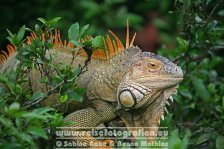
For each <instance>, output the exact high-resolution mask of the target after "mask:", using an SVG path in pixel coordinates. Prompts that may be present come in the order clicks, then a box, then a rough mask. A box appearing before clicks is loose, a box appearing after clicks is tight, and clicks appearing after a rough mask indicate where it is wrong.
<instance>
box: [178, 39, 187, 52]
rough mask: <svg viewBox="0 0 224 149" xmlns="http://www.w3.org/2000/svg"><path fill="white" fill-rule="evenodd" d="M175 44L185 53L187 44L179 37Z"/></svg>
mask: <svg viewBox="0 0 224 149" xmlns="http://www.w3.org/2000/svg"><path fill="white" fill-rule="evenodd" d="M177 42H178V44H179V45H180V46H181V48H182V49H183V50H184V51H185V50H187V48H188V42H187V41H186V40H184V39H183V38H181V37H177Z"/></svg>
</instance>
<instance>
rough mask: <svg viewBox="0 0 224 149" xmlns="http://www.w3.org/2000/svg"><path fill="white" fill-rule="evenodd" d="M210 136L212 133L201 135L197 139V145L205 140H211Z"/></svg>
mask: <svg viewBox="0 0 224 149" xmlns="http://www.w3.org/2000/svg"><path fill="white" fill-rule="evenodd" d="M210 137H211V134H210V133H204V134H202V135H200V136H199V138H198V139H197V142H196V145H199V144H202V143H204V142H205V141H207V140H209V138H210Z"/></svg>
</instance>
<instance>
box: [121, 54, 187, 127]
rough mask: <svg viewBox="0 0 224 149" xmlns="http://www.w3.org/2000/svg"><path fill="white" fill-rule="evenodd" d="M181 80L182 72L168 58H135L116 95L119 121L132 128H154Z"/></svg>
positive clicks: (144, 55) (149, 55)
mask: <svg viewBox="0 0 224 149" xmlns="http://www.w3.org/2000/svg"><path fill="white" fill-rule="evenodd" d="M182 80H183V72H182V70H181V68H180V67H179V66H177V65H176V64H174V63H173V62H171V61H170V60H168V59H167V58H165V57H162V56H159V55H155V54H153V53H150V52H139V53H138V54H136V55H134V56H133V57H132V64H131V66H130V68H129V69H128V71H127V72H126V74H125V76H124V77H123V79H122V81H121V83H120V85H119V87H118V92H117V98H118V103H119V104H118V109H119V107H120V108H121V109H123V110H122V111H123V114H124V115H123V116H121V117H122V119H123V120H124V121H125V122H126V124H127V125H128V126H131V127H152V126H153V127H157V126H158V125H159V123H160V118H162V119H164V116H163V114H164V111H167V109H166V107H165V105H166V104H169V103H168V99H169V98H170V99H171V100H173V98H172V96H171V95H172V94H176V91H177V90H176V89H177V87H178V85H179V83H180V82H181V81H182Z"/></svg>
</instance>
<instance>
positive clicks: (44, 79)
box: [39, 76, 49, 83]
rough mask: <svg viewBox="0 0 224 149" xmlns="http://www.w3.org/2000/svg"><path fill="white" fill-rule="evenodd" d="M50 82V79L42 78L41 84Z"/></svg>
mask: <svg viewBox="0 0 224 149" xmlns="http://www.w3.org/2000/svg"><path fill="white" fill-rule="evenodd" d="M48 81H49V80H48V77H46V76H45V77H42V78H41V79H40V80H39V82H40V83H47V82H48Z"/></svg>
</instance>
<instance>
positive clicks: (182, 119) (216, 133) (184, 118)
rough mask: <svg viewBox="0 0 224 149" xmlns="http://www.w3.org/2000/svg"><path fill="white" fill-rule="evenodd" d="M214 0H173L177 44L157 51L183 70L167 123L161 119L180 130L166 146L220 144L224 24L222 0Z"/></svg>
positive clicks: (222, 120)
mask: <svg viewBox="0 0 224 149" xmlns="http://www.w3.org/2000/svg"><path fill="white" fill-rule="evenodd" d="M213 4H215V5H210V1H207V4H206V3H204V2H203V1H200V0H199V1H190V0H184V1H182V0H176V1H175V7H176V8H177V10H179V11H180V12H181V17H182V18H181V24H182V30H181V31H180V34H179V36H178V37H177V38H176V40H177V47H176V48H175V49H174V50H173V52H170V51H168V50H167V49H162V50H160V51H159V52H160V53H161V54H163V55H165V56H168V57H170V58H174V61H176V62H178V63H179V64H180V65H181V67H182V68H183V69H184V71H185V74H184V81H183V82H182V83H181V84H180V88H179V95H178V96H175V101H176V106H175V107H174V108H172V112H173V119H172V120H171V121H170V123H167V122H166V119H167V118H168V119H169V116H168V117H166V119H165V122H164V123H163V125H164V126H167V125H168V126H169V130H170V132H173V129H175V130H176V131H178V130H179V133H175V135H174V134H171V136H170V139H169V145H170V146H169V148H187V147H193V148H201V147H203V146H208V147H209V148H215V147H217V148H218V147H220V146H222V145H223V144H222V143H221V141H220V140H222V135H223V134H224V127H223V123H224V119H223V114H224V110H223V96H224V92H223V89H224V86H223V83H222V82H223V80H224V79H223V73H222V71H220V70H222V66H223V63H224V58H223V56H221V55H220V54H221V50H223V48H224V44H223V43H224V40H223V39H224V38H223V37H224V31H223V27H224V24H223V22H221V20H220V19H218V17H217V14H218V15H220V14H219V13H218V12H220V11H221V10H222V9H220V7H219V6H220V5H221V1H215V3H213ZM182 10H183V11H182ZM188 131H190V133H188ZM186 135H187V136H188V139H187V140H186V142H185V143H183V142H182V141H181V138H183V139H184V138H185V137H184V136H186ZM174 138H176V139H174ZM174 140H176V141H174ZM170 141H171V142H170ZM178 142H179V143H178ZM183 144H185V145H183ZM221 144H222V145H221ZM182 145H183V146H182ZM181 146H182V147H181Z"/></svg>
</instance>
